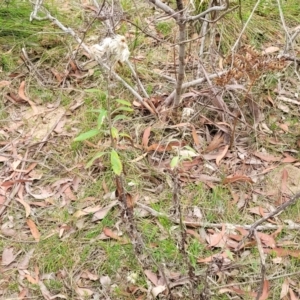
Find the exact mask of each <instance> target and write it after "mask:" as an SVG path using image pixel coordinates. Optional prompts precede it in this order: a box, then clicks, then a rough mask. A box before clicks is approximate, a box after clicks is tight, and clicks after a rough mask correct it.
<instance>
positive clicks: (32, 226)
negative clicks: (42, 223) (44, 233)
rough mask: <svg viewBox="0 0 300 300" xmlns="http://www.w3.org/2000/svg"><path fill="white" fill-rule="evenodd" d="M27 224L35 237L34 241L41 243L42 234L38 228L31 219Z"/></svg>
mask: <svg viewBox="0 0 300 300" xmlns="http://www.w3.org/2000/svg"><path fill="white" fill-rule="evenodd" d="M26 223H27V225H28V227H29V229H30V231H31V234H32V236H33V237H34V239H35V240H36V241H37V242H39V240H40V237H41V234H40V232H39V230H38V228H37V226H36V225H35V223H34V222H33V221H32V220H31V219H27V220H26Z"/></svg>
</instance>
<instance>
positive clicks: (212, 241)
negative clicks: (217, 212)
mask: <svg viewBox="0 0 300 300" xmlns="http://www.w3.org/2000/svg"><path fill="white" fill-rule="evenodd" d="M207 242H208V244H209V246H210V247H223V246H224V245H225V243H226V237H225V225H224V224H222V231H221V232H217V233H214V234H211V235H208V236H207Z"/></svg>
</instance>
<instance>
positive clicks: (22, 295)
mask: <svg viewBox="0 0 300 300" xmlns="http://www.w3.org/2000/svg"><path fill="white" fill-rule="evenodd" d="M28 292H29V289H28V288H23V289H22V290H21V292H20V293H19V295H18V300H22V299H25V297H26V296H27V294H28ZM26 299H27V297H26Z"/></svg>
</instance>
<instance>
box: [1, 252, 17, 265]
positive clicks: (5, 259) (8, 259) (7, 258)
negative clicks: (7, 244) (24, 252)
mask: <svg viewBox="0 0 300 300" xmlns="http://www.w3.org/2000/svg"><path fill="white" fill-rule="evenodd" d="M19 253H20V252H18V253H17V254H14V248H4V250H3V253H2V262H1V265H2V266H8V265H10V264H11V263H12V262H13V261H14V260H15V259H16V257H17V256H18V254H19Z"/></svg>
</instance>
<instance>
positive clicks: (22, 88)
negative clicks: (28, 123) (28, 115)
mask: <svg viewBox="0 0 300 300" xmlns="http://www.w3.org/2000/svg"><path fill="white" fill-rule="evenodd" d="M18 94H19V97H20V98H22V99H23V100H25V101H27V102H28V103H29V105H30V106H31V108H32V110H33V112H34V114H38V109H37V107H36V105H35V103H34V102H32V101H31V100H30V99H29V98H28V97H26V96H25V81H22V82H21V84H20V87H19V93H18Z"/></svg>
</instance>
